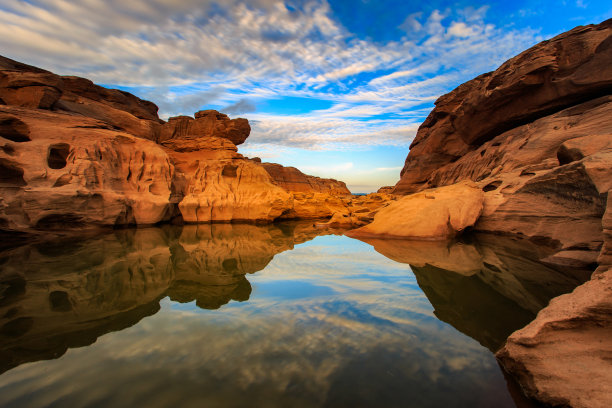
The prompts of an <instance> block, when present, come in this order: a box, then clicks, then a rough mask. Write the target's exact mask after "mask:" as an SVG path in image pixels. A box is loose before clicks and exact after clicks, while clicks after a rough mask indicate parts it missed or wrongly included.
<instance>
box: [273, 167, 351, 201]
mask: <svg viewBox="0 0 612 408" xmlns="http://www.w3.org/2000/svg"><path fill="white" fill-rule="evenodd" d="M262 166H263V168H264V169H266V171H267V172H268V174H270V177H272V182H273V183H274V184H276V185H277V186H280V187H282V188H284V189H285V190H287V191H291V192H298V193H327V194H332V195H335V196H341V195H351V192H350V191H349V189H348V188H347V187H346V184H345V183H344V182H342V181H338V180H334V179H326V178H320V177H315V176H309V175H307V174H304V173H302V172H301V171H300V170H298V169H296V168H295V167H285V166H282V165H280V164H276V163H262Z"/></svg>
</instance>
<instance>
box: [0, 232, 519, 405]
mask: <svg viewBox="0 0 612 408" xmlns="http://www.w3.org/2000/svg"><path fill="white" fill-rule="evenodd" d="M248 279H249V281H250V282H251V284H252V286H253V292H252V294H251V297H250V300H249V301H247V302H230V303H229V304H228V305H226V306H223V307H222V308H221V309H219V310H214V311H209V310H201V309H199V308H197V307H196V306H195V303H189V304H179V303H175V302H172V301H170V300H169V299H168V298H166V299H164V300H162V302H161V306H162V308H161V311H160V312H159V313H157V314H156V315H154V316H152V317H149V318H146V319H143V320H142V321H141V322H140V323H138V324H137V325H136V326H133V327H131V328H129V329H126V330H123V331H121V332H116V333H110V334H107V335H105V336H102V337H100V338H99V339H98V341H97V342H96V343H95V344H93V345H92V346H90V347H85V348H79V349H71V350H69V351H68V352H67V353H66V354H65V355H64V356H63V357H61V358H60V359H58V360H52V361H41V362H36V363H30V364H24V365H22V366H20V367H17V368H15V369H13V370H11V371H9V372H7V373H5V374H4V375H3V376H0V405H2V406H19V407H27V406H47V405H49V404H51V403H55V404H56V405H58V406H71V407H78V406H152V407H155V406H160V407H161V406H169V405H174V406H181V407H183V406H204V405H206V406H224V407H226V406H230V407H231V406H325V405H333V406H354V405H355V404H356V403H360V404H361V405H364V406H415V407H419V406H493V405H494V406H511V403H510V402H509V396H508V395H507V394H508V393H507V391H506V388H505V383H504V381H503V378H502V376H501V373H500V371H499V368H498V367H497V364H496V362H495V359H494V358H493V356H492V355H491V354H490V353H489V352H488V351H487V350H486V349H484V348H483V347H481V346H480V345H479V344H478V343H477V342H475V341H474V340H472V339H470V338H468V337H466V336H464V335H462V334H460V333H459V332H457V331H456V330H454V329H453V328H452V327H450V326H448V325H446V324H444V323H442V322H440V321H438V320H437V319H436V318H435V317H434V316H433V313H432V307H431V305H430V304H429V302H428V301H427V299H426V297H425V296H424V294H423V293H422V292H421V291H420V289H419V288H418V286H417V284H416V280H415V277H414V275H413V274H412V273H411V271H410V269H409V267H408V266H407V265H404V264H399V263H395V262H393V261H391V260H389V259H387V258H385V257H383V256H382V255H380V254H378V253H376V252H375V251H374V250H373V249H372V247H370V246H369V245H367V244H364V243H362V242H359V241H355V240H351V239H349V238H346V237H339V236H325V237H318V238H315V239H314V240H313V241H310V242H307V243H305V244H301V245H299V246H297V247H296V249H295V250H293V251H286V252H283V253H281V254H278V255H276V256H275V258H274V259H273V261H272V262H271V263H270V264H269V265H268V266H267V267H266V268H265V269H264V270H263V271H260V272H258V273H255V274H252V275H248Z"/></svg>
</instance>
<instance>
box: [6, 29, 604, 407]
mask: <svg viewBox="0 0 612 408" xmlns="http://www.w3.org/2000/svg"><path fill="white" fill-rule="evenodd" d="M249 133H250V126H249V123H248V121H247V120H246V119H230V118H229V117H228V116H227V115H224V114H222V113H219V112H217V111H212V110H205V111H200V112H197V113H196V114H195V115H194V117H188V116H179V117H174V118H170V119H169V120H168V122H164V121H163V120H161V119H160V118H159V117H158V115H157V107H156V106H155V105H154V104H153V103H151V102H148V101H143V100H141V99H139V98H137V97H135V96H133V95H131V94H129V93H126V92H122V91H118V90H109V89H105V88H102V87H99V86H97V85H94V84H93V83H92V82H91V81H88V80H86V79H83V78H76V77H65V76H64V77H61V76H58V75H55V74H53V73H51V72H48V71H45V70H42V69H39V68H36V67H31V66H28V65H25V64H21V63H19V62H16V61H13V60H9V59H7V58H1V57H0V136H1V138H0V175H1V176H0V231H2V232H4V233H18V232H19V233H31V234H35V233H39V232H40V231H49V230H65V229H67V228H78V229H84V228H89V227H121V226H129V225H151V224H157V223H163V222H173V223H211V222H257V223H271V222H274V221H276V220H285V219H319V218H329V221H327V222H318V223H317V225H318V226H320V227H342V228H356V227H360V228H356V229H353V230H352V231H350V232H349V233H348V235H350V236H353V237H356V238H360V239H364V240H366V242H367V240H372V239H377V238H385V239H386V240H387V241H389V240H390V239H411V240H419V241H421V242H422V241H444V240H448V239H450V238H453V237H455V236H457V235H459V234H461V233H463V232H465V231H468V230H475V231H479V232H487V233H494V234H503V235H509V236H520V237H522V238H526V239H531V240H534V241H537V242H540V243H542V242H544V243H546V244H547V245H548V246H549V247H550V248H551V249H552V251H551V253H547V255H546V257H545V259H540V260H538V261H541V262H542V263H545V264H549V265H554V266H558V267H563V268H565V269H566V270H570V271H572V270H573V271H575V272H574V273H575V275H576V276H575V277H576V279H579V280H580V279H582V276H579V275H581V274H584V271H585V270H588V271H593V270H595V272H594V273H593V274H592V276H591V279H590V280H589V281H588V282H587V283H585V284H583V285H581V286H579V287H577V288H576V289H575V290H574V291H573V292H572V293H569V294H565V295H562V296H559V297H557V298H555V299H553V300H552V301H551V302H550V304H549V305H548V306H547V307H545V308H544V309H542V310H541V311H540V312H539V313H538V314H537V317H536V318H535V320H533V321H532V322H531V323H529V324H528V325H527V326H526V327H524V328H522V329H520V330H517V331H516V332H514V333H513V334H511V335H510V336H509V338H508V340H507V342H506V344H505V345H504V346H503V347H502V348H501V349H500V350H499V351H497V354H496V355H497V358H498V361H499V362H500V364H501V365H502V366H503V367H504V369H505V370H506V371H507V373H509V374H510V375H511V376H512V377H513V378H515V379H516V380H517V381H518V382H519V384H520V386H521V387H522V389H523V391H524V392H525V394H526V395H527V396H529V397H530V398H533V399H535V400H537V401H539V402H540V403H543V404H545V405H549V406H572V407H608V406H612V388H611V385H610V384H612V364H611V361H612V342H611V341H610V338H612V336H611V335H612V324H611V323H612V204H610V200H609V199H608V198H609V196H610V191H612V20H608V21H605V22H603V23H601V24H599V25H590V26H585V27H577V28H575V29H573V30H571V31H569V32H567V33H564V34H561V35H559V36H557V37H555V38H553V39H551V40H548V41H544V42H542V43H540V44H537V45H536V46H534V47H532V48H530V49H529V50H526V51H525V52H523V53H521V54H520V55H518V56H516V57H514V58H512V59H510V60H509V61H507V62H506V63H504V64H502V65H501V66H500V67H499V68H498V69H497V70H496V71H494V72H491V73H487V74H483V75H481V76H479V77H477V78H475V79H473V80H471V81H468V82H466V83H465V84H463V85H460V86H459V87H458V88H456V89H455V90H453V91H452V92H450V93H448V94H447V95H444V96H442V97H440V98H439V99H438V100H437V101H436V107H435V109H434V110H433V111H432V112H431V113H430V114H429V116H428V117H427V119H426V120H425V122H424V123H423V124H422V125H421V127H420V128H419V131H418V133H417V136H416V138H415V139H414V142H413V143H412V145H411V149H410V153H409V154H408V157H407V158H406V163H405V166H404V168H403V170H402V172H401V179H400V181H399V182H398V183H397V184H396V185H395V186H394V187H392V188H390V187H384V188H382V189H381V190H380V191H379V192H378V193H374V194H370V195H368V196H362V197H356V196H351V195H350V191H349V190H348V189H347V188H346V185H345V184H344V183H342V182H340V181H337V180H332V179H321V178H318V177H313V176H308V175H305V174H304V173H302V172H300V171H299V170H298V169H295V168H291V167H283V166H281V165H278V164H274V163H262V162H261V160H259V159H257V158H253V159H249V158H247V157H244V156H243V155H241V154H240V153H238V148H237V146H238V145H240V144H241V143H243V142H244V141H245V140H246V139H247V137H248V136H249ZM379 245H380V243H379ZM404 252H405V251H403V252H402V254H403V255H401V256H404V255H405V253H404ZM398 256H399V257H401V256H400V255H398ZM425 264H428V265H429V264H431V262H426V263H425ZM582 280H584V279H582Z"/></svg>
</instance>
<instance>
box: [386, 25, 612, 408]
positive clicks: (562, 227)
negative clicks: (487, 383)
mask: <svg viewBox="0 0 612 408" xmlns="http://www.w3.org/2000/svg"><path fill="white" fill-rule="evenodd" d="M610 61H612V20H608V21H606V22H604V23H601V24H599V25H590V26H586V27H578V28H576V29H574V30H571V31H569V32H567V33H564V34H561V35H559V36H557V37H555V38H553V39H552V40H549V41H545V42H543V43H540V44H538V45H536V46H534V47H532V48H531V49H529V50H527V51H525V52H523V53H522V54H520V55H518V56H516V57H514V58H512V59H510V60H509V61H507V62H506V63H504V64H503V65H502V66H501V67H500V68H498V69H497V70H496V71H494V72H492V73H488V74H484V75H481V76H479V77H477V78H475V79H474V80H472V81H469V82H467V83H465V84H463V85H461V86H459V87H458V88H457V89H455V90H454V91H452V92H451V93H449V94H447V95H444V96H442V97H441V98H439V99H438V101H437V102H436V107H435V109H434V110H433V111H432V112H431V113H430V115H429V116H428V118H427V119H426V120H425V122H424V123H423V124H422V125H421V127H420V128H419V131H418V133H417V136H416V138H415V140H414V142H413V144H412V146H411V150H410V154H409V155H408V157H407V159H406V164H405V166H404V168H403V170H402V173H401V180H400V181H399V182H398V184H397V185H396V186H395V189H394V192H395V193H400V194H407V193H414V192H418V191H422V192H423V193H425V194H427V192H428V191H430V190H427V189H431V188H437V187H441V186H452V185H453V184H456V183H459V182H462V181H465V180H470V181H472V182H474V183H476V185H477V186H478V187H480V188H481V189H482V191H483V192H484V208H483V211H482V214H481V216H480V218H479V219H478V221H477V222H476V224H475V225H474V229H476V230H481V231H490V232H495V233H504V234H512V235H519V236H526V237H529V238H531V239H532V240H538V241H543V242H548V244H549V245H551V246H552V247H553V248H554V249H555V252H553V253H551V254H549V255H548V256H547V257H546V258H545V259H543V260H542V262H546V263H547V264H550V265H554V266H555V267H563V268H566V269H565V270H566V271H567V272H566V273H569V274H573V275H574V276H576V277H579V276H580V275H582V274H583V272H580V271H584V270H591V271H592V270H593V269H595V267H596V266H597V265H598V264H599V268H598V269H597V272H596V273H595V274H594V275H593V279H592V280H591V281H589V282H588V283H586V284H584V285H582V286H580V287H578V288H577V289H576V290H575V291H574V292H572V293H569V294H567V295H564V296H561V297H559V298H558V299H555V300H553V301H552V302H551V303H550V305H549V306H548V307H546V308H544V309H543V310H542V311H540V313H539V314H538V315H537V317H536V319H535V320H534V321H533V322H532V323H530V324H529V325H528V326H527V327H525V328H524V329H523V330H519V331H517V332H516V333H514V334H513V335H511V336H510V338H509V340H508V343H507V345H506V346H505V347H504V348H503V349H502V350H501V351H500V352H499V353H498V358H499V360H500V362H501V363H502V365H503V366H504V368H505V369H506V370H507V371H508V372H509V373H510V374H512V375H513V376H514V377H515V378H517V379H518V380H519V382H520V385H521V387H522V388H523V390H524V391H525V392H526V393H527V394H528V395H529V396H531V397H533V398H535V399H537V400H539V401H541V402H543V403H545V404H547V405H551V406H585V407H586V406H589V407H600V406H601V407H604V406H610V405H611V404H612V401H611V400H610V395H612V393H611V392H610V390H609V387H608V384H610V383H611V382H612V377H611V374H610V373H612V367H611V365H610V353H611V350H610V347H609V343H610V342H609V338H610V334H611V332H610V330H609V328H610V327H611V326H612V321H611V319H610V316H612V314H611V313H610V311H611V309H610V302H609V298H610V287H611V286H610V280H609V276H608V275H609V273H610V272H609V265H610V258H611V257H610V252H611V251H610V248H611V247H612V246H611V245H610V227H609V226H607V225H608V224H609V223H608V221H607V220H608V219H609V215H608V212H607V211H608V210H606V207H607V206H609V202H610V198H609V192H610V191H611V187H612V186H611V183H612V181H611V180H612V146H611V143H612V142H611V140H612V119H611V118H612V64H610ZM445 188H446V187H445Z"/></svg>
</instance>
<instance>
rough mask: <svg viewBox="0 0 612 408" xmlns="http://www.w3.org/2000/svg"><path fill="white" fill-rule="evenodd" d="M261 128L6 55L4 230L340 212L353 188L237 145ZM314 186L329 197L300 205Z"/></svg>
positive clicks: (0, 160) (1, 157)
mask: <svg viewBox="0 0 612 408" xmlns="http://www.w3.org/2000/svg"><path fill="white" fill-rule="evenodd" d="M250 131H251V128H250V125H249V123H248V120H246V119H241V118H238V119H230V118H229V117H228V116H227V115H225V114H223V113H220V112H217V111H214V110H204V111H199V112H196V113H195V117H188V116H178V117H174V118H170V120H169V121H168V122H167V123H165V122H164V121H162V120H160V119H159V117H158V116H157V106H155V105H154V104H153V103H151V102H148V101H144V100H141V99H139V98H137V97H135V96H134V95H131V94H129V93H127V92H123V91H119V90H112V89H106V88H102V87H100V86H97V85H95V84H93V83H92V82H91V81H89V80H87V79H84V78H78V77H67V76H58V75H55V74H53V73H51V72H48V71H45V70H42V69H40V68H36V67H32V66H29V65H26V64H22V63H19V62H17V61H13V60H10V59H8V58H4V57H0V190H1V191H2V195H1V196H0V230H5V231H6V230H8V231H29V232H36V231H37V230H46V229H62V228H85V227H94V226H117V225H146V224H156V223H160V222H166V221H174V222H187V223H207V222H232V221H238V222H239V221H247V222H271V221H274V220H276V219H279V218H281V216H282V218H291V219H294V218H319V217H331V215H332V214H333V213H334V212H335V211H336V210H337V209H338V205H337V202H338V201H339V199H337V198H335V196H339V195H347V194H348V195H350V192H349V191H348V189H347V188H346V185H345V184H344V183H342V182H339V181H336V180H331V179H320V178H318V177H312V176H307V175H305V174H303V173H301V172H300V171H299V170H297V169H293V168H287V169H285V168H283V169H285V170H287V171H288V173H287V174H286V175H284V176H283V175H281V176H279V177H276V178H274V177H273V175H271V174H276V173H274V172H272V173H270V172H268V171H267V170H266V167H265V165H264V164H262V163H261V161H255V160H248V159H246V158H245V157H243V156H242V155H240V154H238V153H237V148H236V145H239V144H241V143H243V142H244V141H245V140H246V138H247V137H248V136H249V134H250ZM145 139H148V140H145ZM273 166H274V165H273ZM279 167H281V168H282V166H279ZM289 169H290V171H289ZM277 173H278V172H277ZM281 173H283V174H284V171H281ZM277 175H278V174H277ZM306 185H308V187H307V190H308V191H309V192H317V193H318V194H325V195H326V196H325V198H323V199H319V198H317V199H315V200H310V201H309V200H306V199H302V198H297V199H296V200H295V202H296V205H295V206H294V197H293V196H292V194H291V192H292V191H302V190H303V188H305V186H306ZM296 189H297V190H296ZM301 189H302V190H301ZM334 200H335V201H336V203H335V204H334V205H332V206H321V208H320V209H318V208H317V206H318V205H320V204H321V203H322V202H324V201H330V202H331V201H334Z"/></svg>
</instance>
